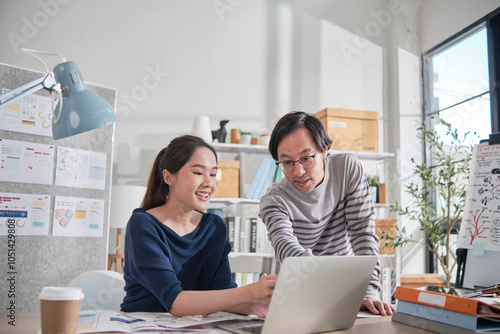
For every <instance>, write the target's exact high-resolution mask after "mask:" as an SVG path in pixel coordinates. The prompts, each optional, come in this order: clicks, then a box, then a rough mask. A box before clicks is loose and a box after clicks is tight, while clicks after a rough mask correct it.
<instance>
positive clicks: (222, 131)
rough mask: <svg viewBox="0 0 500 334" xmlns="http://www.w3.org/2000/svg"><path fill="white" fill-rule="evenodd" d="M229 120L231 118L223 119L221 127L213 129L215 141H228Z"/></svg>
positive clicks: (220, 123)
mask: <svg viewBox="0 0 500 334" xmlns="http://www.w3.org/2000/svg"><path fill="white" fill-rule="evenodd" d="M227 122H229V120H222V121H220V122H219V125H220V128H219V129H217V130H216V131H212V138H213V140H214V141H215V139H217V140H218V141H219V143H225V142H226V135H227V130H226V124H227Z"/></svg>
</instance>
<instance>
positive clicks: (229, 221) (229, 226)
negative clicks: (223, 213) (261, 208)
mask: <svg viewBox="0 0 500 334" xmlns="http://www.w3.org/2000/svg"><path fill="white" fill-rule="evenodd" d="M234 220H235V217H234V216H227V217H224V223H226V231H227V241H229V244H230V245H231V249H233V250H234V240H235V238H236V234H235V233H236V231H235V224H234Z"/></svg>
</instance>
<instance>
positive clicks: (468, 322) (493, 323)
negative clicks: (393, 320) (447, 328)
mask: <svg viewBox="0 0 500 334" xmlns="http://www.w3.org/2000/svg"><path fill="white" fill-rule="evenodd" d="M397 312H400V313H405V314H408V315H413V316H416V317H419V318H423V319H427V320H432V321H437V322H441V323H445V324H448V325H452V326H456V327H461V328H465V329H470V330H473V331H478V332H483V331H494V330H496V331H500V318H489V317H480V316H474V315H470V314H465V313H459V312H454V311H448V310H445V309H441V308H436V307H433V306H428V305H422V304H416V303H410V302H405V301H403V300H400V301H398V305H397Z"/></svg>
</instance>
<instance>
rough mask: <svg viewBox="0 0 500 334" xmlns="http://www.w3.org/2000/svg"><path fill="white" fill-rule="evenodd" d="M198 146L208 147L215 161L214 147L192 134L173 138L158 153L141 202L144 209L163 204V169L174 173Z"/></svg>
mask: <svg viewBox="0 0 500 334" xmlns="http://www.w3.org/2000/svg"><path fill="white" fill-rule="evenodd" d="M200 147H206V148H208V149H210V150H211V151H212V152H213V153H214V155H215V161H217V153H216V152H215V150H214V148H213V147H212V146H210V145H209V144H207V142H205V141H204V140H203V139H201V138H200V137H196V136H192V135H184V136H180V137H177V138H174V139H173V140H172V141H171V142H170V143H169V144H168V146H167V147H165V148H163V149H162V150H161V151H160V152H159V153H158V155H157V156H156V159H155V161H154V163H153V167H152V168H151V174H150V175H149V180H148V186H147V189H146V194H145V195H144V199H143V200H142V204H141V207H142V208H143V209H144V210H149V209H152V208H156V207H157V206H161V205H163V204H165V202H166V201H167V197H168V191H169V186H168V184H166V183H165V181H164V180H163V171H164V170H165V169H166V170H168V171H169V172H170V173H171V174H176V173H177V172H178V171H179V170H180V169H181V168H182V166H184V165H185V164H186V163H187V162H188V161H189V159H191V156H192V155H193V153H194V152H195V151H196V150H197V149H198V148H200Z"/></svg>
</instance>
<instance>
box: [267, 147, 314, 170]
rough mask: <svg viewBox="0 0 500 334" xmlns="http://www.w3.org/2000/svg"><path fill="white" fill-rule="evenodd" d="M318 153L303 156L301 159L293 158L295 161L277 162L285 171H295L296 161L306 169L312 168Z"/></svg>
mask: <svg viewBox="0 0 500 334" xmlns="http://www.w3.org/2000/svg"><path fill="white" fill-rule="evenodd" d="M316 154H318V152H317V151H316V153H314V154H313V155H308V156H306V157H302V158H300V159H299V160H293V161H292V160H283V161H278V162H277V163H276V164H277V165H278V166H279V168H280V169H281V170H282V171H283V172H285V173H290V172H291V171H293V169H294V168H295V163H296V162H298V163H299V165H301V166H302V168H304V169H307V168H312V166H314V161H315V160H314V158H315V157H316Z"/></svg>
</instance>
